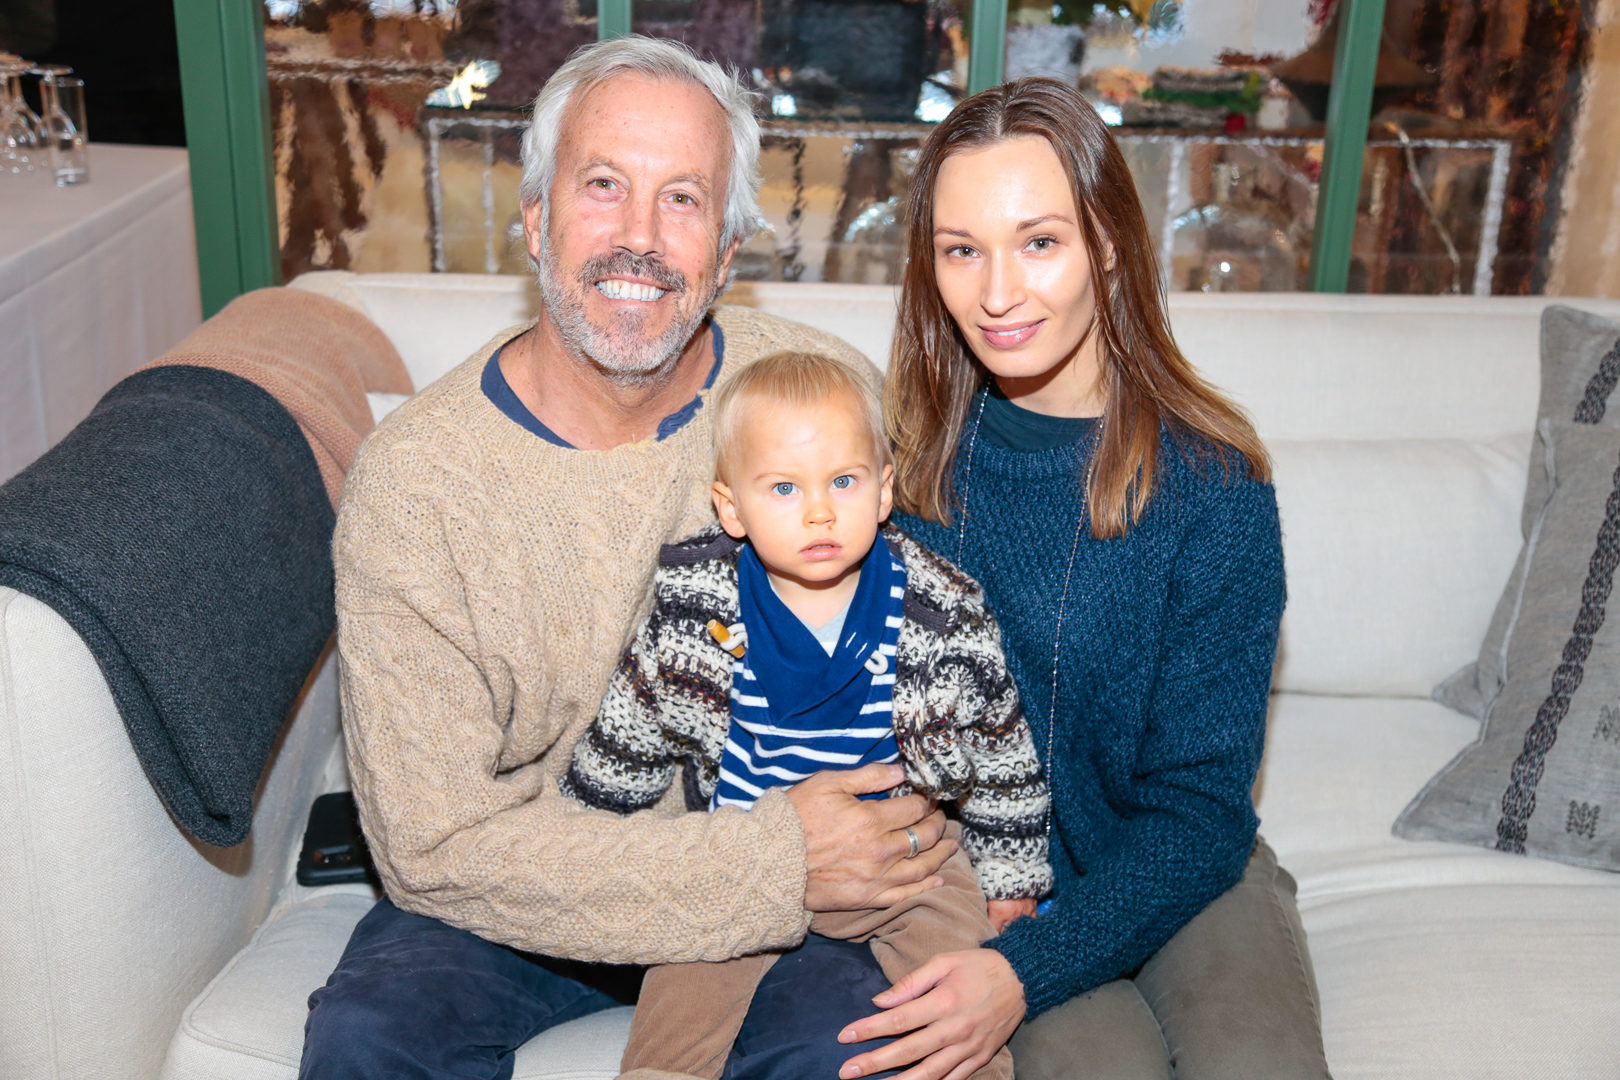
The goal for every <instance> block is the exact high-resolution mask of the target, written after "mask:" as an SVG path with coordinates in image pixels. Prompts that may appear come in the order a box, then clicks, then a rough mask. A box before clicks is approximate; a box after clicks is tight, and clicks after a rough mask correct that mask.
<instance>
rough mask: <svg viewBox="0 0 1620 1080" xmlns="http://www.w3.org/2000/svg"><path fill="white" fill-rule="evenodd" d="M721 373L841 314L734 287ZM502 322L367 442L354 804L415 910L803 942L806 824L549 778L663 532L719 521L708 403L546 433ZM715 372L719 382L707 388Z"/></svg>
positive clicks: (506, 938)
mask: <svg viewBox="0 0 1620 1080" xmlns="http://www.w3.org/2000/svg"><path fill="white" fill-rule="evenodd" d="M715 318H716V320H717V321H718V323H719V325H720V327H721V329H722V330H723V331H724V334H725V356H724V364H723V366H722V369H721V372H720V376H719V378H718V379H717V380H716V383H715V385H716V386H717V387H718V386H720V385H723V383H724V381H725V380H727V379H729V378H731V377H732V376H734V375H735V373H736V372H737V370H738V369H739V368H741V367H742V366H743V365H745V364H747V363H749V362H751V361H753V360H756V359H758V358H760V357H761V356H766V355H769V354H770V353H773V352H777V351H780V350H783V349H810V350H820V351H825V352H832V353H835V354H841V355H843V356H845V357H848V358H850V359H852V360H855V361H857V362H859V363H862V364H865V363H866V361H865V360H864V358H861V357H860V355H859V354H858V353H856V352H855V351H854V350H852V349H851V348H850V347H849V346H848V345H846V344H844V343H843V342H841V341H839V340H838V339H836V338H833V337H831V336H829V335H826V334H822V333H819V332H817V331H814V330H811V329H810V328H808V327H805V326H801V325H799V324H796V323H791V322H787V321H785V320H782V319H778V318H775V317H772V316H768V315H764V314H762V313H760V312H757V311H753V310H751V309H748V308H741V307H722V308H718V309H716V312H715ZM525 329H527V328H526V327H515V328H513V329H512V330H508V331H506V332H504V333H502V334H500V335H498V336H497V337H496V338H495V340H493V341H492V342H490V344H489V345H487V346H485V347H484V349H483V350H481V351H480V352H479V353H478V354H477V355H476V356H473V357H472V358H471V359H469V360H467V361H466V362H465V363H464V364H462V365H460V366H459V367H457V368H456V369H455V370H453V371H452V372H450V373H449V374H448V375H446V376H445V377H444V378H443V379H441V380H439V381H438V382H437V383H435V384H434V385H433V386H431V387H429V388H428V389H426V390H424V391H422V392H421V393H420V394H418V395H417V396H416V397H414V398H412V399H411V400H410V401H408V402H407V403H406V404H405V405H403V406H402V407H401V408H400V409H399V410H398V411H397V412H395V413H394V414H393V415H392V416H390V417H389V418H388V419H387V420H385V421H384V422H383V423H382V425H381V426H380V427H378V429H377V430H376V431H375V432H374V433H373V434H372V435H371V436H370V437H369V438H368V439H367V440H366V442H365V444H364V446H363V447H362V448H361V451H360V454H359V456H358V459H357V460H356V462H355V465H354V468H353V470H352V471H351V472H350V474H349V478H348V482H347V484H346V485H345V487H344V491H343V503H342V507H341V509H340V511H339V514H338V525H337V535H336V537H335V539H334V541H333V546H334V556H335V559H336V564H337V607H338V655H339V659H340V662H341V671H342V677H343V697H342V700H343V726H344V732H345V734H346V735H347V738H348V754H349V769H350V771H351V773H352V774H353V779H354V789H355V796H356V799H357V800H358V802H359V805H360V816H361V821H362V823H363V825H364V827H365V832H366V836H367V839H368V840H369V841H370V844H371V848H372V852H373V854H374V856H375V858H376V861H377V868H378V871H379V872H380V873H381V875H382V879H383V884H384V885H385V886H386V888H387V890H388V895H389V896H390V897H391V898H392V899H393V900H394V902H395V903H396V904H398V905H399V906H400V907H401V908H403V909H405V910H407V911H413V912H418V913H420V914H423V915H430V916H433V917H434V918H438V919H442V920H444V921H445V922H447V923H450V924H452V925H455V926H460V927H464V928H465V929H468V930H471V931H473V932H474V933H477V934H479V935H481V936H483V937H485V938H488V939H490V940H492V941H498V942H502V943H505V944H509V945H513V946H516V947H518V948H521V949H525V950H528V951H532V952H539V953H544V954H546V955H550V956H560V957H570V958H574V959H580V960H599V961H609V962H614V963H643V964H645V963H669V962H678V961H690V960H722V959H726V958H728V957H732V956H737V955H740V954H742V953H746V952H754V951H758V950H761V949H773V948H783V947H787V946H790V945H792V944H794V943H796V942H797V941H798V940H800V939H801V938H802V937H803V935H804V932H805V928H806V926H807V925H808V924H809V915H808V914H807V913H806V912H805V911H804V887H805V853H804V851H805V849H804V833H803V830H802V827H801V826H800V824H799V819H798V816H797V814H796V813H795V812H794V810H793V808H792V805H791V804H790V803H789V802H788V800H787V799H786V797H785V796H783V795H781V794H780V793H779V792H773V793H771V794H770V795H768V796H767V797H766V798H764V799H762V800H761V801H760V802H759V803H758V805H757V806H756V807H755V808H754V809H753V810H752V811H751V812H749V813H741V812H738V811H736V810H722V811H720V812H719V813H715V814H682V813H677V811H678V809H679V799H678V792H679V790H680V787H679V785H676V786H675V788H674V789H673V790H674V791H675V792H676V793H677V795H676V796H675V797H674V799H673V801H671V800H666V803H668V804H669V805H668V806H667V808H666V809H660V810H650V811H646V812H643V813H640V814H635V815H632V816H630V817H627V818H621V817H618V816H617V815H615V814H612V813H608V812H606V811H598V810H586V809H585V808H583V807H581V806H580V805H578V804H577V803H574V802H573V801H571V800H569V799H566V798H564V797H563V796H562V795H561V794H559V793H558V790H557V778H558V777H559V776H561V775H562V774H563V773H564V772H566V771H567V769H568V763H569V758H570V754H571V752H572V749H573V745H574V742H575V740H576V739H578V738H579V736H580V735H581V734H582V733H583V732H584V731H585V729H586V728H587V727H588V726H589V725H590V722H591V721H592V719H593V718H594V717H595V716H596V712H597V708H598V705H599V704H600V702H601V700H602V695H603V692H604V690H605V689H606V687H607V684H608V678H609V676H610V675H611V674H612V672H613V669H614V666H615V664H616V663H617V662H618V659H619V657H620V656H621V655H622V654H623V652H624V650H625V647H626V646H627V645H628V644H629V642H630V638H631V637H632V635H633V634H634V632H635V628H636V626H637V625H638V624H639V623H640V621H641V620H642V618H643V617H644V616H645V614H646V611H647V606H648V603H649V602H650V597H651V586H652V579H653V571H654V569H655V567H656V562H657V555H658V549H659V546H660V545H662V544H666V543H670V542H673V541H675V540H677V539H679V538H681V537H683V536H687V535H690V534H691V533H692V532H693V531H694V530H696V529H697V528H699V527H700V526H702V525H703V524H705V523H707V522H709V521H710V520H712V510H711V508H710V503H709V483H710V481H711V479H712V477H713V455H712V452H711V449H710V445H709V438H710V434H709V418H710V410H708V409H699V410H698V412H697V415H696V416H695V417H694V418H693V419H692V420H691V421H690V422H688V423H687V424H686V425H685V426H684V427H682V428H681V429H680V430H679V431H678V432H676V433H675V434H674V435H672V436H670V437H669V438H668V439H665V440H664V441H662V442H657V441H652V440H648V441H644V442H639V443H634V444H630V445H627V446H620V447H616V448H615V449H612V450H605V451H580V450H570V449H565V448H563V447H559V446H554V445H552V444H550V443H548V442H546V441H545V440H543V439H541V438H538V437H537V436H535V435H533V434H532V433H530V432H528V431H526V430H524V429H523V428H521V427H519V426H518V425H517V424H516V423H514V422H513V421H512V420H510V419H508V418H507V417H506V416H504V415H503V414H502V413H501V412H500V411H499V410H498V409H496V408H495V406H494V405H493V404H492V403H491V402H490V401H489V399H488V398H487V397H485V395H484V393H483V391H482V389H481V387H480V378H481V376H482V373H483V370H484V366H485V364H486V362H487V361H488V359H489V357H490V355H491V354H492V353H493V352H494V351H495V349H496V348H497V347H498V346H500V345H502V344H504V343H505V342H507V341H509V340H511V339H512V338H514V337H516V336H518V334H520V333H522V332H523V331H524V330H525ZM710 392H712V391H710Z"/></svg>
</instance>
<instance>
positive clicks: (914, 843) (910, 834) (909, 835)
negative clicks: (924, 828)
mask: <svg viewBox="0 0 1620 1080" xmlns="http://www.w3.org/2000/svg"><path fill="white" fill-rule="evenodd" d="M906 839H907V840H909V841H910V842H911V852H910V854H908V855H907V856H906V858H908V859H915V858H916V857H917V853H918V852H919V851H921V850H922V841H920V840H918V839H917V830H916V829H907V830H906Z"/></svg>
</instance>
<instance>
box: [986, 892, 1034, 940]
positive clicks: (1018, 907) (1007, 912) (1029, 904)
mask: <svg viewBox="0 0 1620 1080" xmlns="http://www.w3.org/2000/svg"><path fill="white" fill-rule="evenodd" d="M1026 916H1027V917H1029V918H1031V919H1033V918H1034V917H1035V900H1034V898H1033V897H1024V898H1023V899H1021V900H992V901H990V925H991V926H992V927H994V928H995V931H996V933H998V934H999V933H1001V932H1002V931H1003V930H1005V929H1007V925H1008V924H1009V923H1011V922H1012V921H1013V920H1014V919H1022V918H1024V917H1026Z"/></svg>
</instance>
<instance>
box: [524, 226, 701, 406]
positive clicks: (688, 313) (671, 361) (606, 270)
mask: <svg viewBox="0 0 1620 1080" xmlns="http://www.w3.org/2000/svg"><path fill="white" fill-rule="evenodd" d="M540 233H541V240H540V257H539V259H538V260H537V265H536V272H535V280H536V281H537V282H538V284H539V286H540V300H541V303H542V304H544V305H545V315H546V318H548V319H550V320H551V324H552V325H553V326H555V327H556V328H557V336H558V337H560V338H561V339H562V343H563V346H564V348H566V349H567V350H568V351H569V352H570V353H572V354H573V355H575V356H577V357H579V358H581V359H583V360H586V361H588V362H589V363H591V364H592V365H594V366H595V367H596V368H597V369H598V370H600V371H601V372H602V373H603V374H604V375H607V376H608V377H609V378H611V379H613V380H614V381H616V382H622V383H632V384H634V383H649V382H657V381H658V380H659V379H660V378H662V377H664V376H666V375H668V374H669V372H671V371H673V370H674V367H675V363H676V361H677V360H679V359H680V356H681V354H682V353H683V352H685V351H686V346H687V345H688V344H689V343H690V342H691V340H692V338H693V337H695V336H696V335H697V332H698V328H699V327H701V326H702V325H703V320H704V318H705V316H707V315H708V313H709V305H710V304H712V303H714V298H715V296H717V295H718V294H719V292H720V287H719V281H718V276H719V275H718V274H716V276H715V279H711V280H710V281H709V282H708V283H707V284H708V287H707V288H706V289H704V290H703V291H702V294H701V295H694V294H693V293H692V291H691V289H690V288H689V286H688V284H687V281H686V277H685V276H684V275H683V274H681V273H680V272H679V271H678V270H675V269H673V268H671V267H669V266H668V265H666V264H665V263H664V262H663V260H661V259H658V258H656V257H638V256H634V255H629V254H625V253H622V252H620V253H616V254H614V255H608V256H598V257H596V258H593V259H589V260H587V261H586V263H585V265H584V266H583V267H581V268H580V271H579V273H578V275H577V276H576V277H575V278H573V279H572V280H570V279H569V278H568V277H567V276H566V275H565V274H564V273H563V269H562V265H561V263H560V261H559V260H558V258H557V252H556V249H555V248H553V247H552V245H551V230H550V228H549V227H548V223H546V222H545V221H544V220H542V222H541V226H540ZM614 271H617V272H619V273H628V274H630V275H632V276H637V277H648V278H651V279H652V280H654V281H656V282H657V283H658V286H659V287H660V288H664V289H668V290H669V291H670V292H672V293H674V294H675V318H674V319H673V320H672V321H671V323H670V325H669V327H668V329H666V330H665V331H664V332H663V333H661V334H658V335H656V336H654V335H652V334H649V333H648V332H647V331H646V330H644V329H643V324H644V323H645V322H646V317H645V316H644V315H642V314H641V313H639V312H636V311H634V310H630V311H623V312H616V313H615V314H614V317H613V319H612V321H611V322H610V323H609V324H608V325H606V326H601V325H598V324H596V323H594V322H592V321H591V320H590V319H589V318H588V317H587V316H586V314H585V302H586V299H587V295H586V290H594V289H595V288H596V282H597V281H599V280H601V279H602V278H603V277H608V276H611V275H612V274H613V272H614ZM683 300H686V301H687V302H686V303H682V301H683ZM694 301H696V302H694Z"/></svg>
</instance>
